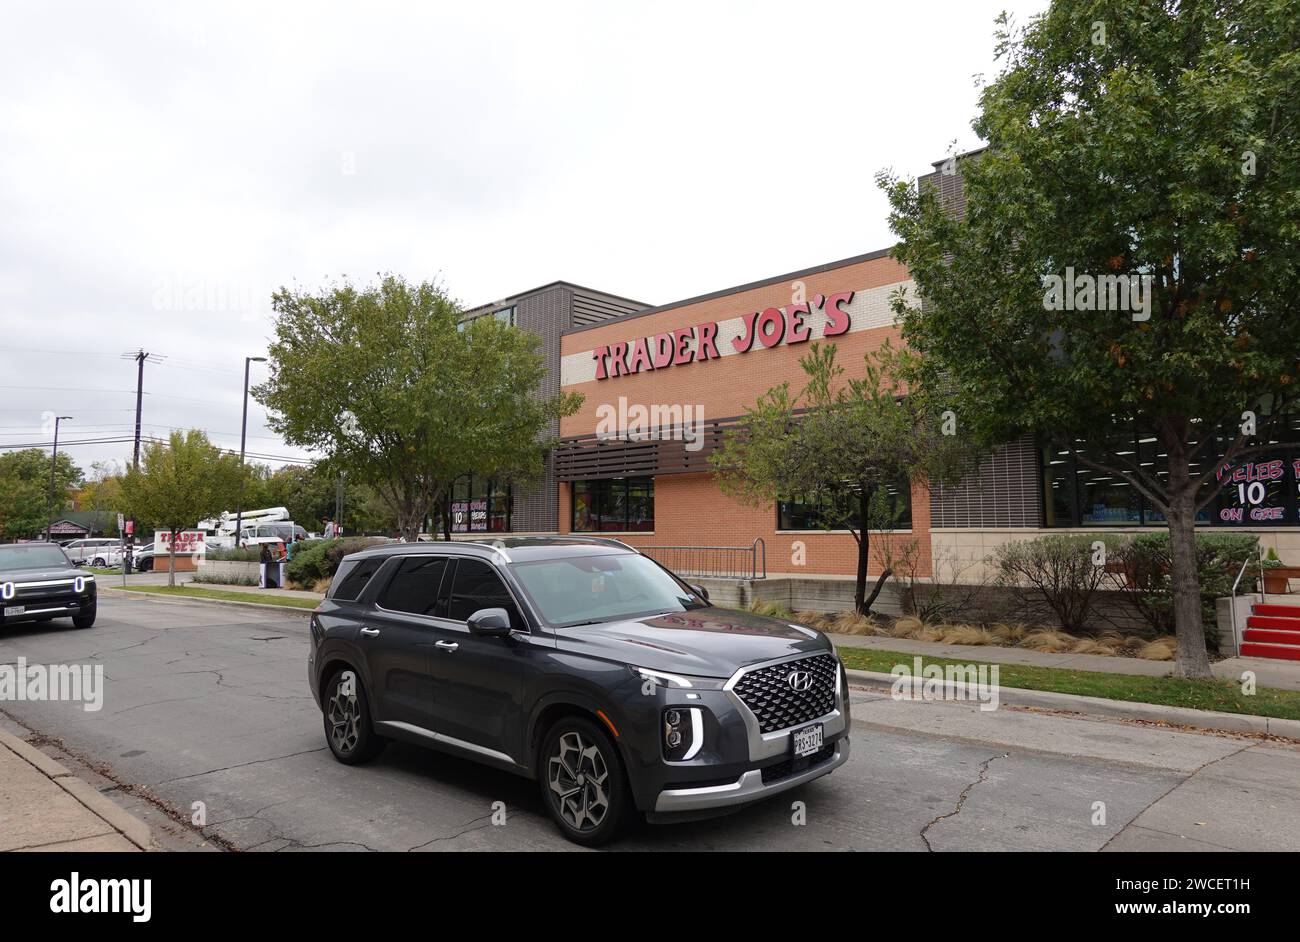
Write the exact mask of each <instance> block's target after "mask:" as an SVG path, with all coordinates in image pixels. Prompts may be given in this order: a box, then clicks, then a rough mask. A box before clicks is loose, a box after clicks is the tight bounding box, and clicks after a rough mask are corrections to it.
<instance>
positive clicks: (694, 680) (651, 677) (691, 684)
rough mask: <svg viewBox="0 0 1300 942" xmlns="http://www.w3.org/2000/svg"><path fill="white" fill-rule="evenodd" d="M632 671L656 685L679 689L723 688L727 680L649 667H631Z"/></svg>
mask: <svg viewBox="0 0 1300 942" xmlns="http://www.w3.org/2000/svg"><path fill="white" fill-rule="evenodd" d="M628 669H629V670H630V671H632V673H633V674H635V675H636V676H637V677H639V678H641V680H643V681H648V682H649V683H650V684H653V685H654V686H655V687H672V688H675V689H679V690H721V689H722V686H723V685H724V684H725V683H726V682H727V681H726V679H725V678H719V677H693V676H692V677H688V676H686V675H684V674H669V673H667V672H666V671H655V670H651V669H650V668H648V667H629V668H628Z"/></svg>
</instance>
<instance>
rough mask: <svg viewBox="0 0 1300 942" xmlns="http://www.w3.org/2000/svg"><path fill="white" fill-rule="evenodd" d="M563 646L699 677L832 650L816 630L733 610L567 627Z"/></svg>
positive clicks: (712, 609)
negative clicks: (777, 659) (794, 655)
mask: <svg viewBox="0 0 1300 942" xmlns="http://www.w3.org/2000/svg"><path fill="white" fill-rule="evenodd" d="M556 634H557V636H558V638H559V647H560V648H561V649H563V650H569V651H573V652H574V653H575V654H584V655H587V656H589V657H600V658H605V659H608V660H613V661H619V662H621V663H624V664H631V665H635V666H637V667H648V668H651V669H654V670H662V671H668V672H670V673H678V674H693V675H695V676H698V677H730V676H731V675H732V674H734V673H735V672H736V671H737V670H738V669H739V668H741V667H748V666H749V665H750V664H757V663H760V662H762V661H770V660H774V659H776V658H780V657H786V656H789V655H793V654H803V653H807V654H816V653H820V652H823V651H831V650H832V646H831V643H830V641H829V640H827V639H826V637H825V636H823V635H822V634H820V633H819V632H816V631H813V630H812V629H811V628H802V627H797V626H795V625H792V624H791V623H790V622H787V621H782V620H781V619H779V618H770V617H768V616H766V615H756V614H754V613H752V612H738V611H734V610H732V609H728V608H716V607H710V608H696V609H692V610H690V611H687V612H672V613H670V614H667V615H648V616H645V617H643V618H635V619H627V620H622V621H611V622H604V623H602V624H599V625H582V626H579V627H574V628H562V629H560V630H559V631H557V632H556Z"/></svg>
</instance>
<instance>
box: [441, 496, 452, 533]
mask: <svg viewBox="0 0 1300 942" xmlns="http://www.w3.org/2000/svg"><path fill="white" fill-rule="evenodd" d="M442 538H443V539H444V540H447V541H449V542H450V540H451V495H450V494H449V495H447V499H446V500H444V501H443V502H442Z"/></svg>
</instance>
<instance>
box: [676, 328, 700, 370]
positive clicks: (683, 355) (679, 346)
mask: <svg viewBox="0 0 1300 942" xmlns="http://www.w3.org/2000/svg"><path fill="white" fill-rule="evenodd" d="M694 339H695V328H694V327H679V328H677V329H676V330H674V331H673V365H674V366H676V365H678V364H679V363H690V362H691V360H692V359H693V358H694V357H693V354H692V353H691V341H692V340H694Z"/></svg>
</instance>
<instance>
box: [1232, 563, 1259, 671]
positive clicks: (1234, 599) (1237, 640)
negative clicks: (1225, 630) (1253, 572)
mask: <svg viewBox="0 0 1300 942" xmlns="http://www.w3.org/2000/svg"><path fill="white" fill-rule="evenodd" d="M1260 563H1261V565H1260V572H1261V574H1262V573H1263V559H1262V558H1261V560H1260ZM1249 565H1250V556H1249V554H1248V555H1247V556H1246V558H1245V559H1243V560H1242V561H1241V570H1240V571H1239V572H1238V573H1237V578H1236V579H1234V580H1233V581H1232V593H1231V594H1230V595H1229V596H1228V612H1229V613H1230V614H1231V616H1232V640H1233V642H1234V643H1235V644H1236V645H1237V651H1238V652H1240V651H1241V634H1240V632H1239V631H1238V630H1237V586H1239V585H1240V584H1241V577H1242V576H1244V575H1245V574H1246V567H1247V566H1249Z"/></svg>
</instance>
